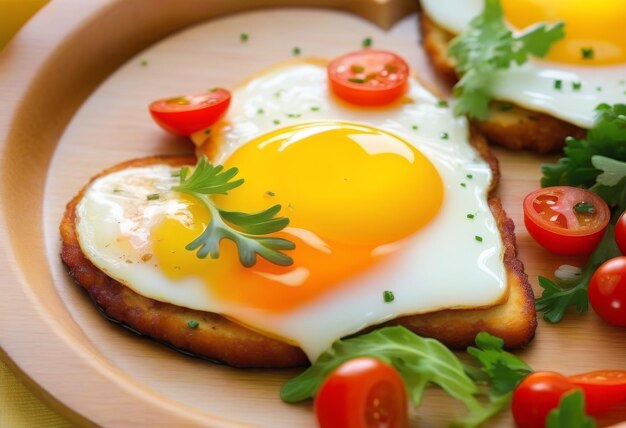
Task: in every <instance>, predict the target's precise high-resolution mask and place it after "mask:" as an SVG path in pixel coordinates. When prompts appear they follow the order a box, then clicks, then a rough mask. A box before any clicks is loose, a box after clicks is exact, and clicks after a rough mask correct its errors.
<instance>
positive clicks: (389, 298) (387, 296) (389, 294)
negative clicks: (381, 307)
mask: <svg viewBox="0 0 626 428" xmlns="http://www.w3.org/2000/svg"><path fill="white" fill-rule="evenodd" d="M395 298H396V297H395V296H394V295H393V291H389V290H385V291H383V300H384V301H385V303H391V302H393V301H394V300H395Z"/></svg>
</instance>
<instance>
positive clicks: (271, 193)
mask: <svg viewBox="0 0 626 428" xmlns="http://www.w3.org/2000/svg"><path fill="white" fill-rule="evenodd" d="M265 193H266V194H267V196H276V193H274V192H272V191H271V190H268V191H267V192H265Z"/></svg>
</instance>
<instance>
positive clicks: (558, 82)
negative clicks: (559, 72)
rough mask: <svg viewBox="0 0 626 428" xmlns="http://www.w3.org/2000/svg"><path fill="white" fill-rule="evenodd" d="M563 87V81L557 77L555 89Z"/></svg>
mask: <svg viewBox="0 0 626 428" xmlns="http://www.w3.org/2000/svg"><path fill="white" fill-rule="evenodd" d="M562 87H563V81H562V80H560V79H557V80H555V81H554V89H561V88H562Z"/></svg>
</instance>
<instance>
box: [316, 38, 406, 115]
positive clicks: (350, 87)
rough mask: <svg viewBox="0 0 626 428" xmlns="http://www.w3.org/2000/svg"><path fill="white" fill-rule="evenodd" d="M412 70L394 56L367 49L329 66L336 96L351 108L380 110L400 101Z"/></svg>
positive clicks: (331, 82) (399, 58)
mask: <svg viewBox="0 0 626 428" xmlns="http://www.w3.org/2000/svg"><path fill="white" fill-rule="evenodd" d="M408 79H409V66H408V65H407V63H406V62H405V61H404V60H403V59H402V58H401V57H400V56H398V55H396V54H395V53H393V52H388V51H382V50H376V49H364V50H360V51H356V52H351V53H348V54H346V55H342V56H340V57H339V58H336V59H335V60H333V61H332V62H331V63H330V64H329V65H328V81H329V83H330V88H331V89H332V91H333V93H335V95H337V96H338V97H339V98H341V99H343V100H344V101H347V102H349V103H352V104H358V105H362V106H378V105H384V104H389V103H391V102H393V101H395V100H397V99H398V98H400V97H401V96H402V95H403V94H404V93H405V92H406V90H407V88H408Z"/></svg>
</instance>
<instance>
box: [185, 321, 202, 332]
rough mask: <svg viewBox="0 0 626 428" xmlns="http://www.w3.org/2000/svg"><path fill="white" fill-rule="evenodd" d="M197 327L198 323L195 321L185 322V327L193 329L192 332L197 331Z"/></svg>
mask: <svg viewBox="0 0 626 428" xmlns="http://www.w3.org/2000/svg"><path fill="white" fill-rule="evenodd" d="M199 325H200V323H199V322H198V321H196V320H190V321H188V322H187V327H189V328H191V329H194V330H195V329H197V328H198V326H199Z"/></svg>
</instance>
